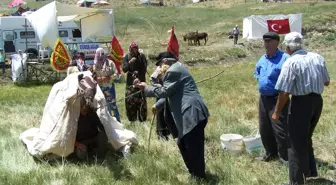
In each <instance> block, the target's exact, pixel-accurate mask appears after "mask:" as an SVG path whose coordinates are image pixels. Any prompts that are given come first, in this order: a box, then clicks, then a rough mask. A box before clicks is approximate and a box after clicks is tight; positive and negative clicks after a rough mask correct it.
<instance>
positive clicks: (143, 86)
mask: <svg viewBox="0 0 336 185" xmlns="http://www.w3.org/2000/svg"><path fill="white" fill-rule="evenodd" d="M146 86H147V84H146V82H140V83H138V84H137V85H136V87H138V88H140V89H141V90H144V89H145V87H146Z"/></svg>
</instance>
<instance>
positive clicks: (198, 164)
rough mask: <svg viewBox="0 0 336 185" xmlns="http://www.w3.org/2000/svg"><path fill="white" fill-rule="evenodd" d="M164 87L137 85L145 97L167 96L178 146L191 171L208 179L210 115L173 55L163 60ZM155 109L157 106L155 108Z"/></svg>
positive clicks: (189, 75) (193, 85)
mask: <svg viewBox="0 0 336 185" xmlns="http://www.w3.org/2000/svg"><path fill="white" fill-rule="evenodd" d="M161 66H162V73H163V74H164V77H163V86H161V87H154V86H148V85H147V84H146V83H145V82H141V83H139V84H137V86H138V87H140V88H141V89H143V90H144V92H145V96H147V97H157V98H168V101H169V106H170V108H171V113H172V115H173V118H174V121H175V124H176V127H177V130H178V140H177V145H178V147H179V149H180V152H181V155H182V157H183V160H184V163H185V164H186V166H187V168H188V170H189V173H190V174H191V175H192V176H194V177H197V178H201V179H205V160H204V128H205V126H206V124H207V122H208V117H209V116H210V114H209V111H208V108H207V107H206V105H205V103H204V101H203V99H202V97H201V95H200V94H199V92H198V89H197V86H196V83H195V80H194V79H193V77H192V75H191V73H190V72H189V71H188V70H187V68H186V67H185V66H184V65H183V64H181V63H180V62H178V61H176V59H173V58H169V59H167V58H165V59H162V65H161ZM153 112H154V113H155V112H156V108H155V107H154V108H153Z"/></svg>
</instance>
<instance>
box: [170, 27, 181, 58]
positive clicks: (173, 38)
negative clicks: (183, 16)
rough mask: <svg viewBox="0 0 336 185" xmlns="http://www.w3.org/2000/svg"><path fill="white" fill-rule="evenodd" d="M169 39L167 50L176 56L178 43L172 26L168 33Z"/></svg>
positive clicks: (177, 54)
mask: <svg viewBox="0 0 336 185" xmlns="http://www.w3.org/2000/svg"><path fill="white" fill-rule="evenodd" d="M170 34H171V35H170V39H169V41H168V47H167V51H168V52H171V53H173V54H174V55H175V56H176V57H177V58H178V57H179V44H178V41H177V38H176V35H175V30H174V26H172V30H171V33H170Z"/></svg>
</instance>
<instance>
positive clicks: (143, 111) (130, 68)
mask: <svg viewBox="0 0 336 185" xmlns="http://www.w3.org/2000/svg"><path fill="white" fill-rule="evenodd" d="M131 48H138V46H137V45H136V43H132V44H131V45H130V48H129V50H131ZM133 57H134V58H136V59H135V61H134V62H132V63H130V62H129V61H130V60H131V59H132V58H133ZM122 69H123V71H124V73H126V72H127V77H126V93H125V96H126V97H127V98H126V100H125V105H126V113H127V117H128V120H129V121H132V122H133V121H136V120H137V119H138V120H139V121H140V122H142V121H146V119H147V101H146V98H145V96H144V94H143V92H140V89H139V88H136V87H134V86H133V81H134V80H135V79H139V80H140V81H141V82H146V72H147V59H146V57H145V55H144V54H142V53H139V52H137V54H135V55H133V54H131V52H130V53H128V54H126V56H125V57H124V59H123V66H122ZM134 93H137V94H135V95H132V96H130V95H131V94H134Z"/></svg>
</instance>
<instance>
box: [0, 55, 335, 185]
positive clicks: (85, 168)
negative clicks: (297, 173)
mask: <svg viewBox="0 0 336 185" xmlns="http://www.w3.org/2000/svg"><path fill="white" fill-rule="evenodd" d="M325 56H326V59H327V62H328V69H329V72H330V74H331V78H332V79H335V78H336V76H335V74H336V60H335V59H334V58H330V56H329V55H325ZM254 65H255V62H254V61H253V62H247V63H242V64H235V65H232V66H228V67H219V66H218V67H216V68H214V67H202V68H198V67H196V68H190V70H191V71H192V73H193V75H194V77H195V79H196V80H200V79H204V78H206V77H209V75H211V74H215V73H217V72H218V71H220V70H223V69H224V70H225V72H224V74H223V75H221V76H219V77H217V78H215V79H212V80H210V81H206V82H204V83H201V84H199V85H198V86H199V91H200V93H201V94H202V96H203V97H204V100H205V102H206V104H207V106H208V107H209V110H210V112H211V117H210V120H209V124H208V125H207V127H206V131H205V132H206V144H205V145H206V161H207V162H206V167H207V171H208V172H209V173H211V174H213V176H214V177H213V178H212V183H216V184H225V185H228V184H235V185H236V184H242V185H243V184H255V185H257V184H279V183H280V182H285V181H287V168H286V167H285V166H282V165H280V164H279V163H278V162H272V163H262V162H256V161H254V157H255V156H253V155H248V154H242V155H231V154H228V153H223V152H222V151H221V149H220V140H219V137H220V135H221V134H224V133H238V134H241V135H244V136H246V135H249V134H250V133H251V132H252V131H253V130H255V129H256V128H257V127H258V123H257V113H258V110H257V99H258V93H257V89H256V81H255V79H253V77H252V73H253V70H254ZM50 88H51V86H47V85H42V86H31V87H17V86H12V85H7V86H4V87H1V94H0V104H1V107H0V117H1V118H2V119H1V121H0V127H1V129H0V130H1V138H0V156H1V162H0V184H6V185H7V184H13V185H19V184H195V182H194V181H189V178H188V173H187V171H186V170H185V167H184V164H183V161H182V159H181V156H180V155H179V152H178V149H177V147H176V145H175V141H173V140H172V139H171V140H170V141H168V142H164V141H160V140H157V139H156V136H155V135H153V138H152V145H151V151H150V154H148V153H147V137H148V134H149V127H150V123H149V122H150V121H149V120H150V119H151V116H152V115H151V114H150V113H149V116H148V121H147V122H146V123H142V124H141V123H136V124H134V125H131V124H130V123H129V122H128V121H127V120H126V117H125V109H124V102H123V101H121V102H118V107H119V109H120V111H121V113H122V120H123V123H124V124H125V126H126V127H127V128H128V129H131V130H133V131H134V132H136V134H137V136H138V139H139V142H140V145H139V146H138V147H136V148H135V151H134V152H133V153H132V154H131V155H129V156H128V157H127V158H125V159H119V158H117V157H116V156H115V155H114V154H113V153H112V152H110V153H109V154H108V157H107V161H105V162H104V163H103V164H78V165H77V164H71V163H67V162H64V163H61V162H60V163H59V164H54V165H50V164H47V163H35V162H34V160H33V159H32V157H31V156H29V155H28V154H27V152H26V151H25V148H24V146H23V145H22V143H21V142H20V141H19V139H18V136H19V134H20V133H21V132H23V131H24V130H26V129H28V128H31V127H39V122H40V120H41V117H42V111H43V107H44V104H45V101H46V98H47V96H48V93H49V90H50ZM117 92H118V98H121V97H123V92H124V84H117ZM335 102H336V85H335V83H333V84H332V85H331V87H329V88H326V90H325V93H324V110H323V113H322V117H321V120H320V122H319V124H318V126H317V128H316V132H315V134H314V146H315V153H316V155H317V157H318V158H320V159H322V160H323V161H327V162H329V163H335V160H336V158H335V156H333V154H332V152H335V151H336V147H335V145H334V143H335V142H336V135H335V133H336V129H335V128H336V127H335V116H336V114H335V112H334V111H333V110H335V108H336V103H335ZM152 103H153V99H150V101H149V106H150V105H152ZM3 118H5V119H3ZM318 170H319V172H320V174H321V176H322V177H327V178H334V177H332V176H330V174H329V173H330V170H329V169H328V167H327V166H322V167H320V168H319V169H318ZM212 183H210V184H212Z"/></svg>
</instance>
